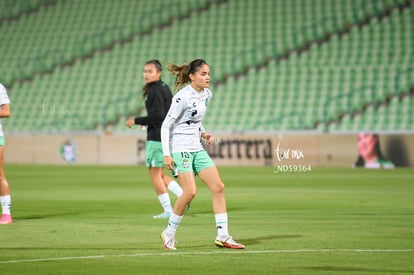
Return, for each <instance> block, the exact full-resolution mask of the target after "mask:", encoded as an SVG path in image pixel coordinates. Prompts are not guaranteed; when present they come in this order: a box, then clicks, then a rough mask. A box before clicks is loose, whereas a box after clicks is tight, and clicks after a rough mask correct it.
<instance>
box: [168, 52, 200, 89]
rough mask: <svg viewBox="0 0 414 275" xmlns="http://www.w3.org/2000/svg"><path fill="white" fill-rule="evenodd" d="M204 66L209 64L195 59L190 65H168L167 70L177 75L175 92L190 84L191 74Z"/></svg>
mask: <svg viewBox="0 0 414 275" xmlns="http://www.w3.org/2000/svg"><path fill="white" fill-rule="evenodd" d="M204 64H207V62H206V61H204V60H203V59H194V60H193V61H191V62H190V63H188V64H183V65H181V66H179V65H175V64H172V63H168V64H167V69H168V70H169V71H170V72H171V73H172V74H173V75H175V83H174V90H175V91H177V90H179V89H181V88H183V87H184V86H185V85H186V84H187V83H188V82H190V74H193V73H195V72H197V71H198V69H199V68H200V67H201V66H202V65H204Z"/></svg>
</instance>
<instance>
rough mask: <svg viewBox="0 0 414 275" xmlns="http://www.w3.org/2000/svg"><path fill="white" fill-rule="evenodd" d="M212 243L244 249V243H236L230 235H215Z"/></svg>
mask: <svg viewBox="0 0 414 275" xmlns="http://www.w3.org/2000/svg"><path fill="white" fill-rule="evenodd" d="M214 244H215V245H216V246H218V247H227V248H231V249H244V248H245V246H244V244H241V243H238V242H236V241H235V240H233V238H232V237H231V236H227V237H224V238H223V237H217V238H216V240H215V241H214Z"/></svg>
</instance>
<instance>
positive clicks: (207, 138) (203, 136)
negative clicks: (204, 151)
mask: <svg viewBox="0 0 414 275" xmlns="http://www.w3.org/2000/svg"><path fill="white" fill-rule="evenodd" d="M199 129H200V137H201V139H202V140H203V141H204V142H205V143H207V144H208V145H210V144H213V143H215V139H216V138H215V137H214V136H213V135H212V134H210V133H207V132H206V129H205V128H204V126H203V124H201V123H200V128H199Z"/></svg>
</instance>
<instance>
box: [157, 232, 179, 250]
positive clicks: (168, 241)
mask: <svg viewBox="0 0 414 275" xmlns="http://www.w3.org/2000/svg"><path fill="white" fill-rule="evenodd" d="M161 240H163V241H164V250H177V248H175V242H176V241H175V239H174V236H169V235H168V234H167V233H166V232H165V230H164V231H162V232H161Z"/></svg>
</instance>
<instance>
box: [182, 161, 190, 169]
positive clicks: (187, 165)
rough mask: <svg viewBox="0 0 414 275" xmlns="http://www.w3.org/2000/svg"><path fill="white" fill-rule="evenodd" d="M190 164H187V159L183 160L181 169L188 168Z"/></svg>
mask: <svg viewBox="0 0 414 275" xmlns="http://www.w3.org/2000/svg"><path fill="white" fill-rule="evenodd" d="M189 167H190V163H189V162H188V159H183V168H189Z"/></svg>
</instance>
